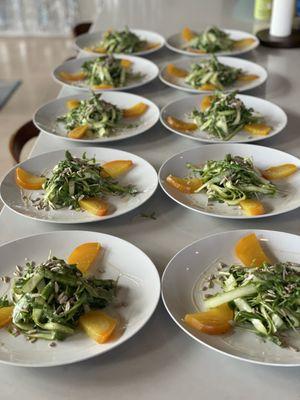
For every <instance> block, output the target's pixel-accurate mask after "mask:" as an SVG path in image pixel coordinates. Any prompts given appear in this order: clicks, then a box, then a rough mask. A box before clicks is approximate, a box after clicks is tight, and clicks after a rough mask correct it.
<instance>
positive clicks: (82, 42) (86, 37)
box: [75, 29, 165, 56]
mask: <svg viewBox="0 0 300 400" xmlns="http://www.w3.org/2000/svg"><path fill="white" fill-rule="evenodd" d="M130 31H131V32H133V33H135V34H136V35H137V36H139V38H140V39H141V40H146V41H147V42H149V43H157V44H158V46H157V47H155V48H153V49H149V50H142V51H136V52H134V53H131V54H132V55H136V56H144V55H147V54H150V53H154V52H155V51H158V50H160V49H161V48H162V47H163V46H164V45H165V39H164V37H163V36H161V35H159V34H158V33H156V32H151V31H145V30H142V29H130ZM103 33H104V31H97V32H93V33H85V34H83V35H80V36H78V38H77V39H76V40H75V45H76V46H77V48H78V49H79V50H81V51H84V52H85V53H89V54H91V53H92V54H99V53H96V52H93V51H90V50H86V49H85V48H86V47H91V46H94V45H97V44H98V43H99V42H100V41H101V39H102V37H103Z"/></svg>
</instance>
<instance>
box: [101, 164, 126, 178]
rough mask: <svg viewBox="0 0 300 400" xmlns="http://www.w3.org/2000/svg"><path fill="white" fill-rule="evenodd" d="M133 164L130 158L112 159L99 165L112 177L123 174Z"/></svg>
mask: <svg viewBox="0 0 300 400" xmlns="http://www.w3.org/2000/svg"><path fill="white" fill-rule="evenodd" d="M132 166H133V162H132V161H131V160H114V161H109V162H107V163H105V164H103V165H102V166H101V167H102V169H103V170H104V172H105V173H107V174H108V175H109V176H110V177H112V178H117V177H118V176H120V175H123V174H125V172H127V171H129V170H130V169H131V168H132Z"/></svg>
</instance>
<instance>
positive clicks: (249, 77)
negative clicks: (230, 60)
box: [238, 74, 259, 82]
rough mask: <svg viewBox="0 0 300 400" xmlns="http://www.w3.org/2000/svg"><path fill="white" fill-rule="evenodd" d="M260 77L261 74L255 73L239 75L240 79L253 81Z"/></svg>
mask: <svg viewBox="0 0 300 400" xmlns="http://www.w3.org/2000/svg"><path fill="white" fill-rule="evenodd" d="M258 78H259V76H258V75H254V74H242V75H240V76H239V77H238V81H241V82H251V81H255V79H258Z"/></svg>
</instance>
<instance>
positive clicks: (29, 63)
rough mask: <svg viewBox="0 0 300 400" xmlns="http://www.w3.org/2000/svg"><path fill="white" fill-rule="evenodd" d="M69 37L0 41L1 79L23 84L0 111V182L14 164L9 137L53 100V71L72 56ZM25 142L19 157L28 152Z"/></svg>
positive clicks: (72, 49)
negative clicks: (18, 81) (9, 148)
mask: <svg viewBox="0 0 300 400" xmlns="http://www.w3.org/2000/svg"><path fill="white" fill-rule="evenodd" d="M73 46H74V45H73V42H72V40H71V39H68V38H0V79H8V80H9V79H21V80H22V84H21V86H19V88H18V89H17V91H16V92H15V93H14V94H13V95H12V97H11V98H10V99H9V101H8V103H6V105H5V106H4V108H2V109H1V110H0V137H1V139H2V146H0V179H1V178H2V177H3V175H4V174H5V172H6V171H7V170H8V169H9V168H10V167H11V166H12V165H13V160H12V158H11V155H10V153H9V150H8V143H9V138H10V136H11V135H12V134H13V133H14V132H15V131H16V130H17V129H18V128H19V127H20V126H21V125H22V124H24V123H25V122H27V121H29V120H30V119H31V118H32V115H33V113H34V112H35V110H36V109H37V108H38V107H40V106H41V105H42V104H44V103H46V102H48V101H50V100H51V99H53V98H55V97H56V96H57V94H58V92H59V89H60V85H59V84H57V83H56V82H54V80H53V79H52V77H51V72H52V70H53V69H54V68H55V67H56V66H57V65H58V64H60V63H61V62H62V61H64V60H65V59H66V58H68V57H69V56H71V55H73V54H75V49H74V47H73ZM32 144H33V143H28V144H27V145H26V146H25V148H24V152H22V158H24V157H26V155H27V154H28V153H29V151H30V148H31V146H32Z"/></svg>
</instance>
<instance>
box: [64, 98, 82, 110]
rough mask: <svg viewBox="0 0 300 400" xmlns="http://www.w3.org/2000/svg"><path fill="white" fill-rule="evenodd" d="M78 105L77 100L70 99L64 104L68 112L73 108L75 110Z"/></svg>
mask: <svg viewBox="0 0 300 400" xmlns="http://www.w3.org/2000/svg"><path fill="white" fill-rule="evenodd" d="M79 104H80V101H79V100H75V99H70V100H68V101H67V102H66V106H67V109H68V110H73V109H74V108H77V107H78V106H79Z"/></svg>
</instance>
